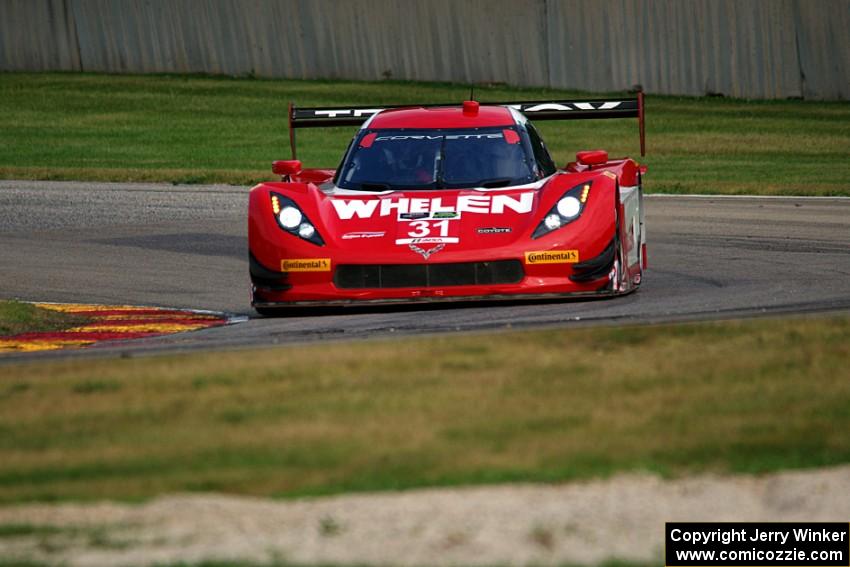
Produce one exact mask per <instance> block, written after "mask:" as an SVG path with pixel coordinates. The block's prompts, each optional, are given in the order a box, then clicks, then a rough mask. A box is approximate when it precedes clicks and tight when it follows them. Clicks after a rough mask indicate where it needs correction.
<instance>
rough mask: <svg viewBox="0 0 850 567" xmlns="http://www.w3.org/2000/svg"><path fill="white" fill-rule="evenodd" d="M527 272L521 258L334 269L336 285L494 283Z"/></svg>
mask: <svg viewBox="0 0 850 567" xmlns="http://www.w3.org/2000/svg"><path fill="white" fill-rule="evenodd" d="M524 276H525V272H524V271H523V269H522V262H520V261H519V260H497V261H495V262H458V263H453V264H368V265H341V266H337V268H336V271H335V272H334V285H335V286H336V287H338V288H339V289H361V288H378V289H382V288H383V289H386V288H398V287H418V288H427V287H450V286H455V285H495V284H513V283H519V282H520V281H522V278H523V277H524Z"/></svg>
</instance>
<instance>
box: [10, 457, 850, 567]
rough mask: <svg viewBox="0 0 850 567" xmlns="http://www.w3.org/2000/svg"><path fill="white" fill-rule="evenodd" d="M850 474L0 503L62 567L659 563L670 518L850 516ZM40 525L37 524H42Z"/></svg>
mask: <svg viewBox="0 0 850 567" xmlns="http://www.w3.org/2000/svg"><path fill="white" fill-rule="evenodd" d="M848 517H850V466H842V467H836V468H829V469H821V470H811V471H796V472H784V473H778V474H771V475H764V476H758V477H754V476H726V477H721V476H699V477H692V478H686V479H679V480H672V481H670V480H663V479H660V478H658V477H656V476H651V475H623V476H617V477H614V478H611V479H608V480H599V481H591V482H583V483H571V484H562V485H502V486H486V487H475V488H452V489H429V490H411V491H407V492H397V493H376V494H357V495H343V496H334V497H324V498H315V499H303V500H295V501H279V500H269V499H260V498H248V497H236V496H225V495H216V494H207V495H196V494H192V495H188V494H187V495H173V496H164V497H161V498H157V499H155V500H152V501H150V502H148V503H145V504H140V505H133V504H117V503H111V502H103V503H90V504H56V505H52V504H26V505H19V506H9V507H4V508H0V533H3V525H6V526H9V525H12V524H15V525H18V526H21V527H22V529H21V531H22V532H24V531H28V530H29V531H30V532H31V533H21V534H19V535H10V534H9V530H8V528H7V530H6V532H5V535H3V536H2V537H0V557H3V558H6V559H22V560H29V561H36V562H43V563H47V564H51V565H54V564H63V565H68V566H74V567H76V566H110V567H112V566H116V565H128V566H129V565H133V566H136V565H156V564H163V563H166V564H168V563H175V562H186V563H190V564H191V563H196V562H201V561H207V560H241V561H250V562H255V563H260V564H262V563H267V562H274V561H283V560H286V561H291V562H295V563H301V564H315V563H333V564H355V563H356V564H374V565H379V564H380V565H388V564H392V565H494V564H511V565H520V564H523V565H527V564H538V565H544V564H545V565H551V564H563V563H571V564H596V563H599V562H601V561H605V560H608V559H620V560H624V561H630V562H639V563H649V562H653V563H660V564H663V559H662V554H663V529H664V522H665V521H847V519H848ZM36 527H38V528H37V529H36Z"/></svg>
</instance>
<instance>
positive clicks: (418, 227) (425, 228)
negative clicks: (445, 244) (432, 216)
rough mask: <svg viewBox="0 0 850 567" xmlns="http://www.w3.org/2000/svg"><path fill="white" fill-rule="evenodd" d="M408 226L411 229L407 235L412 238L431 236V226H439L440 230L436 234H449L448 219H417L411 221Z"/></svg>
mask: <svg viewBox="0 0 850 567" xmlns="http://www.w3.org/2000/svg"><path fill="white" fill-rule="evenodd" d="M410 226H411V228H412V230H410V231H409V232H408V233H407V235H408V236H411V237H413V238H425V237H426V236H431V229H432V228H439V229H440V232H439V233H438V236H448V235H449V221H448V220H441V221H436V222H432V221H426V220H418V221H411V223H410Z"/></svg>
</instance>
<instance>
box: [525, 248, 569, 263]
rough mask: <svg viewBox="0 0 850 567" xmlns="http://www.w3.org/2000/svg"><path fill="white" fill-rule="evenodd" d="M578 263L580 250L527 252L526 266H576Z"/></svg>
mask: <svg viewBox="0 0 850 567" xmlns="http://www.w3.org/2000/svg"><path fill="white" fill-rule="evenodd" d="M576 262H578V250H552V251H542V252H526V253H525V263H526V264H575V263H576Z"/></svg>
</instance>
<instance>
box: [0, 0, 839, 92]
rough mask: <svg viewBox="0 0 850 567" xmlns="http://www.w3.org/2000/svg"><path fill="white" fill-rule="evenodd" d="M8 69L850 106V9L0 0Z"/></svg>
mask: <svg viewBox="0 0 850 567" xmlns="http://www.w3.org/2000/svg"><path fill="white" fill-rule="evenodd" d="M0 69H3V70H31V71H40V70H66V71H98V72H110V73H158V72H174V73H213V74H218V73H221V74H228V75H250V74H253V75H257V76H263V77H292V78H353V79H367V80H368V79H381V78H393V79H412V80H426V81H453V82H503V83H509V84H514V85H534V86H552V87H562V88H571V89H580V90H587V91H600V92H601V91H614V90H625V89H630V88H632V87H634V86H636V85H641V86H643V88H644V89H645V90H646V91H647V92H650V93H661V94H688V95H701V94H707V93H713V94H724V95H728V96H736V97H749V98H787V97H804V98H820V99H843V100H846V99H848V98H850V0H358V1H353V0H0Z"/></svg>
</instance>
